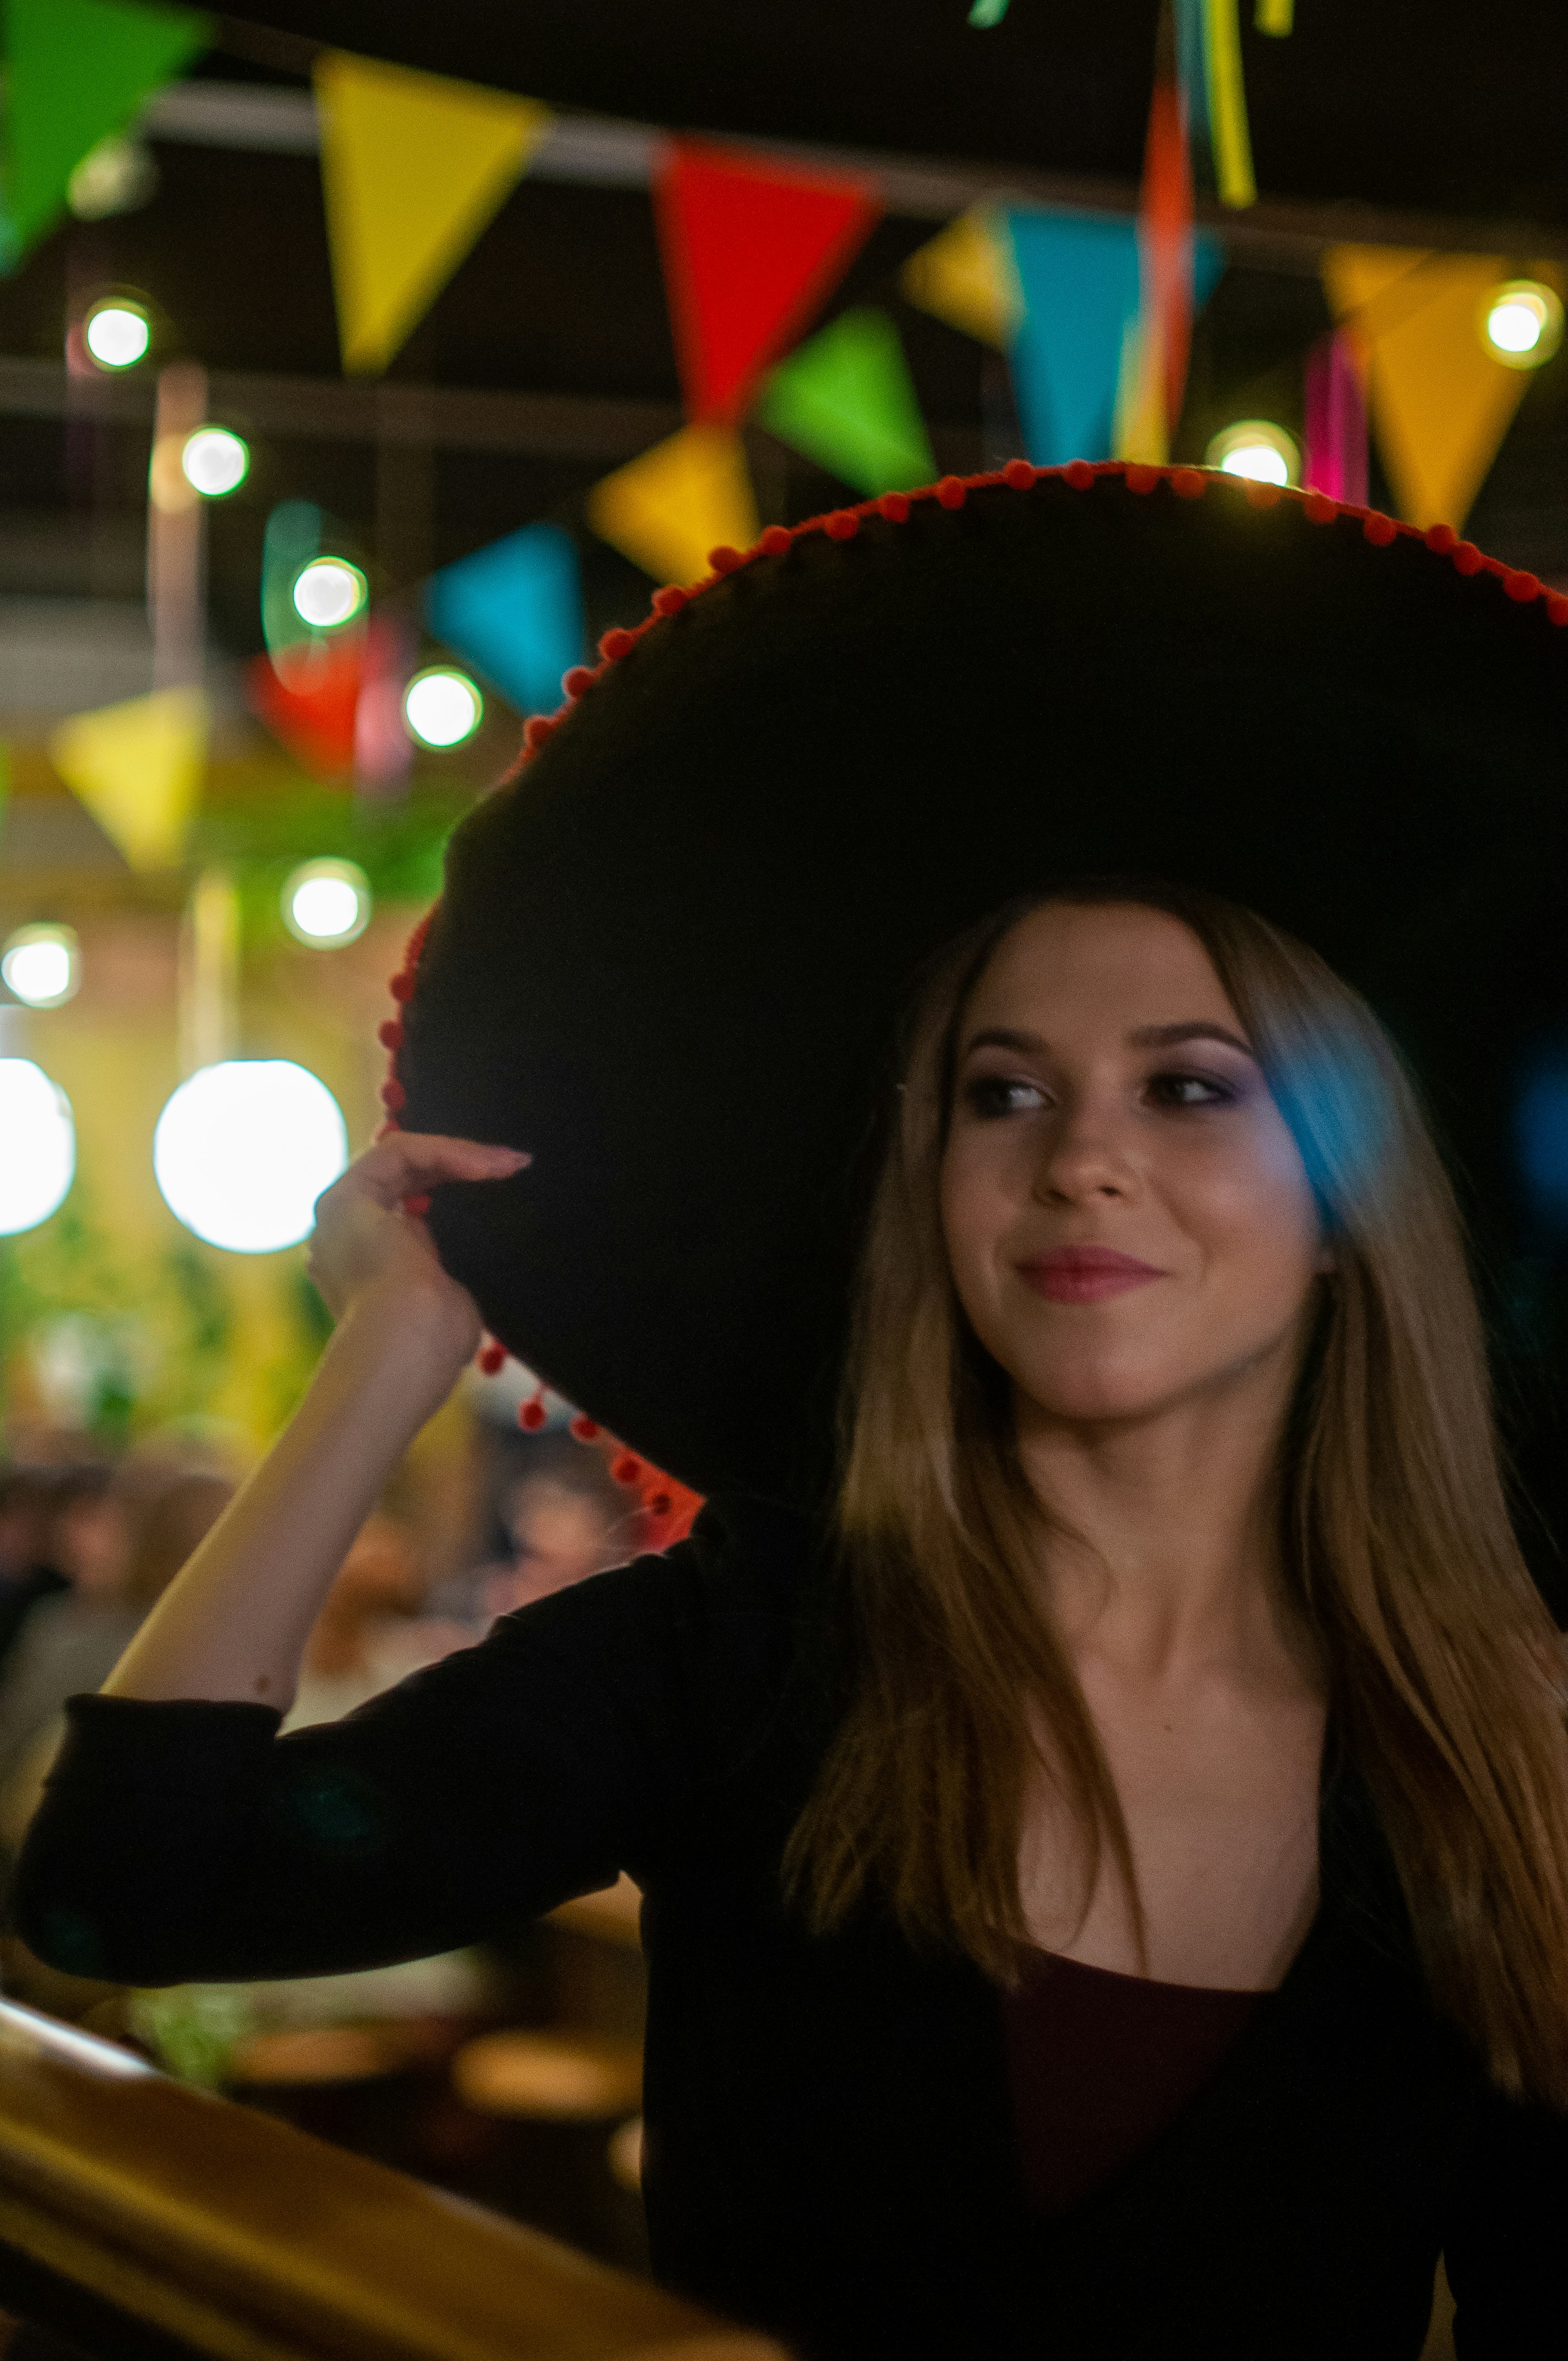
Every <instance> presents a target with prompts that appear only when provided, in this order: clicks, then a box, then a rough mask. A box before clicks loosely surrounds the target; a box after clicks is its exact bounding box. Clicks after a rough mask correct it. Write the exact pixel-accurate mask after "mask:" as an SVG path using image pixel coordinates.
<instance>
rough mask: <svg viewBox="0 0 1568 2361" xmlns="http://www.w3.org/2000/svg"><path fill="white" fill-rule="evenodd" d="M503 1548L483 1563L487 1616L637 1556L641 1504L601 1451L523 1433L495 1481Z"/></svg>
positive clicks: (561, 1437)
mask: <svg viewBox="0 0 1568 2361" xmlns="http://www.w3.org/2000/svg"><path fill="white" fill-rule="evenodd" d="M494 1497H495V1508H496V1521H497V1524H498V1526H499V1541H500V1550H499V1552H498V1554H497V1556H496V1558H495V1559H494V1560H493V1561H492V1563H491V1564H490V1565H488V1566H486V1567H485V1568H484V1569H483V1577H482V1580H481V1582H480V1585H479V1598H480V1602H481V1605H482V1608H483V1611H484V1616H485V1619H486V1621H487V1622H488V1621H493V1620H494V1619H495V1618H496V1617H497V1616H498V1615H508V1614H510V1612H511V1611H512V1609H514V1608H517V1607H526V1606H527V1605H528V1604H529V1602H530V1600H531V1599H534V1598H547V1597H548V1596H549V1594H550V1593H551V1592H552V1591H554V1590H565V1589H567V1588H569V1587H570V1586H571V1585H572V1584H573V1583H575V1582H583V1581H586V1580H587V1576H589V1575H591V1574H602V1573H603V1572H604V1570H605V1568H606V1567H607V1566H612V1565H623V1564H624V1563H625V1561H626V1560H627V1559H628V1558H629V1557H634V1556H635V1555H636V1554H637V1551H638V1548H639V1546H640V1530H641V1517H640V1504H639V1502H638V1499H637V1496H636V1494H635V1493H634V1492H630V1491H628V1490H627V1489H626V1488H624V1487H622V1486H621V1485H620V1484H617V1483H616V1481H615V1479H614V1477H612V1476H611V1475H610V1472H609V1467H608V1466H606V1464H605V1460H604V1456H603V1455H602V1453H600V1452H598V1451H595V1450H591V1449H588V1448H586V1447H585V1446H584V1445H583V1444H580V1443H577V1442H576V1441H575V1440H573V1439H572V1438H571V1437H570V1436H567V1435H565V1434H545V1435H541V1436H540V1437H538V1438H537V1439H535V1438H533V1437H532V1436H530V1437H527V1438H523V1437H520V1438H519V1440H518V1442H517V1444H514V1445H512V1446H511V1447H510V1449H508V1450H507V1451H506V1452H505V1453H504V1454H503V1455H502V1456H501V1458H500V1460H499V1466H498V1469H497V1475H496V1481H495V1494H494Z"/></svg>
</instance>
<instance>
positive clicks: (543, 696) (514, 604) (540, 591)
mask: <svg viewBox="0 0 1568 2361" xmlns="http://www.w3.org/2000/svg"><path fill="white" fill-rule="evenodd" d="M424 619H425V621H426V622H427V623H428V624H429V625H430V628H431V630H432V631H433V632H434V634H435V636H436V638H437V639H438V640H444V642H445V643H446V645H447V646H448V647H449V648H452V649H454V650H455V652H456V653H457V654H458V655H461V656H466V657H467V659H468V662H469V663H470V664H473V665H475V666H476V667H477V670H478V671H480V672H482V673H483V674H484V675H485V677H486V678H487V679H488V680H491V681H493V682H494V683H495V685H496V686H497V687H498V688H499V690H500V692H501V694H502V696H503V697H510V700H511V702H512V704H513V705H515V706H516V708H517V709H518V711H519V712H520V713H538V712H545V713H548V712H550V711H552V710H553V709H554V707H555V706H556V705H557V704H559V702H560V698H561V675H562V674H563V673H565V672H566V671H569V670H570V668H571V666H572V665H573V664H581V662H582V660H583V648H584V643H585V637H586V633H585V629H584V624H583V594H582V586H581V583H580V581H579V579H578V573H577V552H576V544H575V543H574V542H573V540H572V536H571V534H570V533H563V532H562V530H561V528H560V526H559V525H555V524H528V525H524V526H523V528H522V531H521V533H508V534H507V536H506V538H505V540H504V541H492V542H491V543H490V544H488V547H486V548H484V549H477V550H476V551H475V552H474V554H473V555H472V556H471V557H460V558H459V559H458V561H457V563H456V564H455V566H443V567H442V569H441V572H440V573H439V574H434V575H433V576H432V577H431V578H430V580H429V582H428V583H427V584H426V585H425V592H424Z"/></svg>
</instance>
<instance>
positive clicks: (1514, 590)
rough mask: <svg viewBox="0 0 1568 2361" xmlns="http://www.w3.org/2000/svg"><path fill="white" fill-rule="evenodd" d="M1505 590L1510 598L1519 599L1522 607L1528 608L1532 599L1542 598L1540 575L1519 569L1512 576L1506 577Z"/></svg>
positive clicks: (1504, 580)
mask: <svg viewBox="0 0 1568 2361" xmlns="http://www.w3.org/2000/svg"><path fill="white" fill-rule="evenodd" d="M1503 588H1504V589H1505V590H1506V591H1507V592H1508V596H1509V598H1517V599H1518V601H1519V605H1520V606H1521V607H1526V606H1528V605H1529V604H1530V600H1531V599H1532V598H1540V596H1541V578H1540V577H1539V576H1538V575H1535V574H1527V573H1525V572H1524V570H1523V568H1522V567H1518V568H1516V569H1515V570H1514V571H1513V572H1512V573H1511V574H1505V575H1504V577H1503Z"/></svg>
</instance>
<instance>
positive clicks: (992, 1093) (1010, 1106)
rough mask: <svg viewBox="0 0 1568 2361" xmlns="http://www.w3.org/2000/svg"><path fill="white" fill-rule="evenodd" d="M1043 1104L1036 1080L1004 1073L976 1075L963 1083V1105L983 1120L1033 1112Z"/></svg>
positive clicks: (1042, 1092) (1043, 1095)
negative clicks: (1022, 1080)
mask: <svg viewBox="0 0 1568 2361" xmlns="http://www.w3.org/2000/svg"><path fill="white" fill-rule="evenodd" d="M1045 1103H1046V1094H1045V1093H1044V1091H1043V1090H1042V1089H1041V1088H1040V1085H1039V1083H1038V1082H1019V1081H1017V1080H1016V1079H1014V1077H1013V1076H1011V1075H1007V1074H977V1075H976V1076H975V1078H974V1080H973V1081H972V1082H968V1083H966V1084H965V1086H964V1104H965V1105H966V1106H967V1107H968V1108H969V1111H970V1114H971V1115H979V1116H981V1118H983V1119H993V1118H995V1117H996V1116H999V1115H1032V1114H1033V1113H1034V1112H1035V1110H1036V1108H1037V1107H1042V1106H1044V1104H1045Z"/></svg>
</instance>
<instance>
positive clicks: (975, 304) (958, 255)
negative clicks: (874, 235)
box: [899, 205, 1024, 352]
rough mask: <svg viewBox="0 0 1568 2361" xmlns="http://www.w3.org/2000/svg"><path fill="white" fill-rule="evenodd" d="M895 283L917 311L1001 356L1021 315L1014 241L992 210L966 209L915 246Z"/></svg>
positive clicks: (990, 208)
mask: <svg viewBox="0 0 1568 2361" xmlns="http://www.w3.org/2000/svg"><path fill="white" fill-rule="evenodd" d="M899 284H900V286H901V288H902V289H903V291H904V293H905V296H906V297H907V298H908V300H909V302H911V303H915V304H917V305H918V306H919V308H920V310H921V311H922V312H929V313H931V314H932V316H933V317H934V318H936V319H938V320H945V321H946V322H947V324H948V327H949V328H959V329H961V330H962V332H963V334H964V335H966V336H974V337H976V338H978V339H979V341H980V342H981V344H983V345H997V346H1000V347H1001V348H1002V350H1003V352H1005V351H1006V349H1007V347H1008V346H1009V345H1011V343H1012V342H1013V339H1014V335H1016V333H1017V329H1018V324H1019V322H1020V321H1021V320H1022V319H1023V316H1024V293H1023V290H1022V288H1021V287H1020V286H1019V284H1018V271H1017V267H1016V265H1015V264H1014V259H1013V241H1012V239H1011V238H1010V237H1009V236H1008V235H1007V225H1006V224H1005V222H1004V221H1003V218H1002V215H1001V214H1000V213H999V212H998V211H997V210H996V208H995V206H994V205H971V206H970V209H969V211H968V213H964V214H959V216H958V218H957V220H956V221H950V222H949V223H948V226H947V228H946V229H943V230H938V233H937V235H936V236H935V237H934V238H931V239H930V240H929V241H928V242H927V244H926V245H925V246H922V247H917V248H916V252H915V253H913V254H912V255H911V256H910V258H909V259H908V261H907V262H906V263H905V266H904V269H903V270H902V271H901V272H900V274H899Z"/></svg>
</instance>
